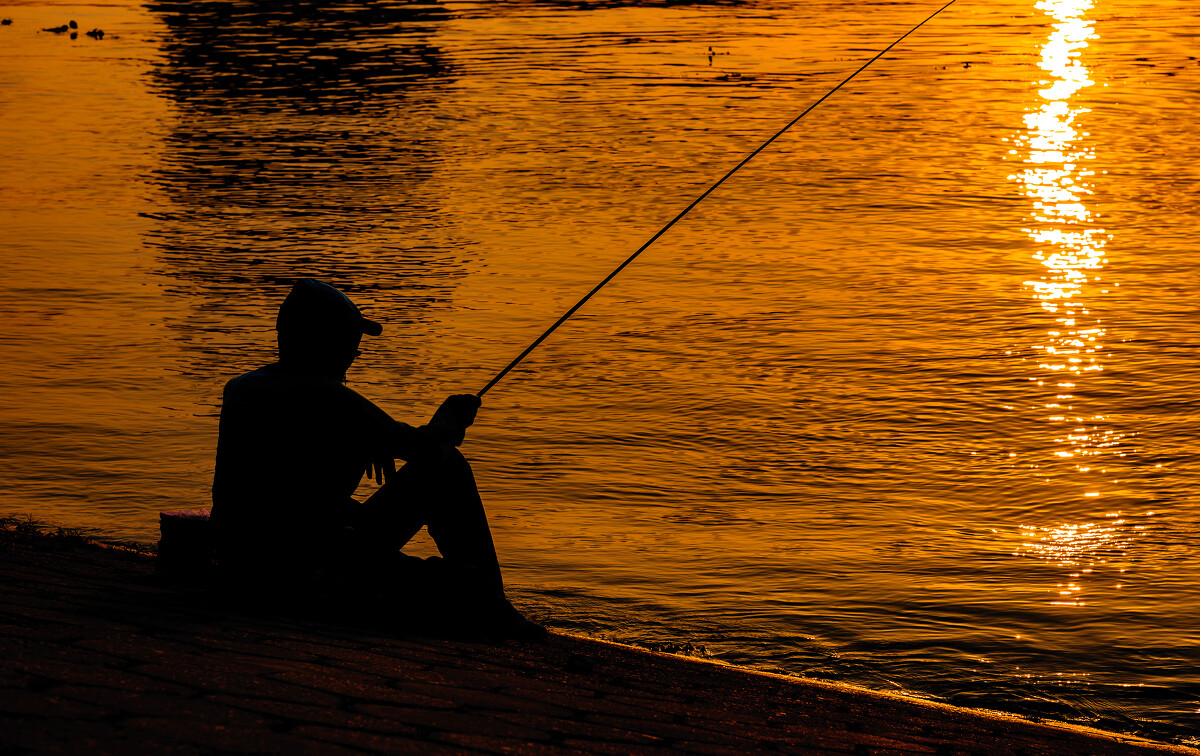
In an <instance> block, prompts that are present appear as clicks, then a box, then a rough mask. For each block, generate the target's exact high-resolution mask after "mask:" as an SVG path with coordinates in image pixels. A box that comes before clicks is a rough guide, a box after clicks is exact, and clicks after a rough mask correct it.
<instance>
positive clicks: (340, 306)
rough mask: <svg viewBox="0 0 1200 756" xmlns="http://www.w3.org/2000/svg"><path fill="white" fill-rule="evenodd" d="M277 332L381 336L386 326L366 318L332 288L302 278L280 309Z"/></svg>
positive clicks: (276, 326) (276, 322) (293, 286)
mask: <svg viewBox="0 0 1200 756" xmlns="http://www.w3.org/2000/svg"><path fill="white" fill-rule="evenodd" d="M275 330H277V331H291V332H295V331H348V332H352V333H365V334H367V335H368V336H378V335H379V334H381V333H383V326H381V325H379V324H378V323H376V322H375V321H374V320H368V319H367V318H364V317H363V316H362V313H361V312H359V311H358V307H356V306H355V305H354V303H353V302H351V301H350V298H349V297H347V296H346V295H345V294H343V293H342V292H340V291H338V290H337V289H335V288H333V287H332V286H330V285H329V284H327V283H321V282H320V281H314V280H313V279H311V278H301V279H300V280H298V281H296V283H294V284H292V290H291V291H290V292H288V295H287V298H285V299H284V300H283V304H281V305H279V317H278V318H276V319H275Z"/></svg>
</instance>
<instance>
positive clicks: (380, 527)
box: [354, 449, 504, 594]
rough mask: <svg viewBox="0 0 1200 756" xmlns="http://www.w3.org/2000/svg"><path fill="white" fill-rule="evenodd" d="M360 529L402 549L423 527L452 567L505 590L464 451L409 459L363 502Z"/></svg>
mask: <svg viewBox="0 0 1200 756" xmlns="http://www.w3.org/2000/svg"><path fill="white" fill-rule="evenodd" d="M355 520H356V521H355V523H354V527H355V531H356V532H357V533H358V534H359V535H360V537H362V538H364V539H367V540H368V541H370V542H372V543H373V544H374V546H375V547H377V548H380V549H385V550H390V551H396V550H399V549H400V548H401V547H403V546H404V544H406V543H408V541H409V540H410V539H411V538H412V537H413V536H414V535H416V534H417V532H418V531H419V530H420V529H421V528H422V526H425V527H428V529H429V535H430V537H432V538H433V542H434V543H435V544H437V547H438V551H440V552H441V554H442V556H443V557H444V558H445V560H446V562H447V566H448V567H450V568H451V569H453V570H455V571H457V572H460V573H461V574H462V575H463V576H464V577H466V578H468V579H472V580H473V581H477V583H478V585H479V586H480V587H481V588H485V589H488V590H495V591H498V592H501V594H502V593H503V590H504V582H503V580H502V579H501V576H500V563H499V561H498V560H497V558H496V546H495V544H494V543H493V542H492V532H491V529H490V528H489V527H488V522H487V514H486V513H485V512H484V509H483V501H482V499H480V497H479V489H478V487H477V486H476V483H475V475H474V473H472V472H471V466H470V464H468V463H467V460H466V459H464V458H463V456H462V454H460V453H459V452H458V450H457V449H456V450H454V451H453V453H452V454H451V455H449V456H448V457H447V458H446V459H445V460H439V461H421V462H409V463H408V464H406V465H404V467H402V468H401V469H400V470H398V471H396V474H395V475H394V476H393V478H392V479H391V480H390V481H389V482H388V483H387V484H385V485H384V486H382V487H381V488H380V489H379V490H378V491H376V492H375V493H374V494H373V495H372V496H371V498H369V499H367V501H366V502H365V503H363V505H362V507H361V509H360V510H359V513H358V516H357V517H356V518H355Z"/></svg>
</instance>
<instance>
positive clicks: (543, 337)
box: [476, 0, 957, 397]
mask: <svg viewBox="0 0 1200 756" xmlns="http://www.w3.org/2000/svg"><path fill="white" fill-rule="evenodd" d="M955 2H957V0H950V2H948V3H946V4H945V5H943V6H942V7H941V8H938V9H937V10H936V11H934V12H933V13H932V14H931V15H930V16H929V18H926V19H925V20H924V21H922V22H921V23H919V24H917V25H916V26H914V27H913V28H911V29H909V30H908V31H906V32H904V35H903V36H901V37H900V38H899V39H897V40H896V41H895V42H892V44H890V45H888V46H887V47H885V48H883V49H882V50H880V51H879V52H878V53H877V54H876V55H875V57H873V58H871V59H870V60H868V61H867V62H866V63H863V64H862V65H861V66H859V68H858V70H857V71H855V72H854V73H852V74H850V75H849V76H847V77H846V78H845V79H843V80H842V82H841V83H840V84H838V85H837V86H836V87H834V88H833V89H831V90H829V91H828V92H826V93H825V94H824V95H822V96H821V99H819V100H817V101H816V102H814V103H813V104H812V105H809V106H808V107H807V108H805V109H804V112H803V113H801V114H800V115H798V116H796V117H795V118H793V119H792V120H791V122H789V123H788V124H787V125H786V126H784V127H783V128H782V129H780V130H779V131H777V132H775V135H774V136H773V137H771V138H770V139H768V140H767V141H765V142H763V143H762V144H760V145H759V146H758V147H757V148H755V150H754V151H753V152H751V153H750V154H749V155H747V156H746V157H744V158H742V162H740V163H738V164H737V165H735V166H734V167H733V168H731V169H730V170H729V172H728V173H726V174H725V175H724V176H722V177H721V178H720V179H719V180H718V181H717V182H716V183H715V184H713V185H712V186H710V187H708V188H707V189H705V190H704V193H703V194H701V195H700V196H699V197H697V198H696V199H694V200H692V203H691V204H690V205H688V206H687V207H685V208H684V209H683V210H681V211H680V213H679V214H678V215H676V216H675V217H674V218H672V219H671V222H670V223H668V224H667V225H665V226H663V227H662V228H660V229H659V230H658V233H656V234H655V235H654V236H651V237H650V239H649V241H647V242H646V243H645V244H643V245H642V246H640V247H638V250H637V251H636V252H634V253H633V254H632V255H630V256H629V257H628V258H626V259H625V262H623V263H621V264H620V265H618V266H617V267H616V268H615V269H614V270H613V272H612V273H609V274H608V275H607V276H605V277H604V280H603V281H601V282H600V283H598V284H596V286H595V288H593V289H592V290H591V291H589V292H588V293H587V294H585V295H584V297H583V299H580V300H579V301H578V302H576V303H575V304H574V305H573V306H572V307H571V309H569V310H567V311H566V312H565V313H563V315H562V317H560V318H559V319H558V320H556V321H554V325H552V326H550V327H549V328H547V329H546V330H545V332H544V333H542V335H541V336H538V337H537V338H536V339H534V341H533V343H532V344H530V345H529V346H527V347H525V351H524V352H521V353H520V354H518V355H517V357H516V359H514V360H513V361H512V362H510V363H508V365H506V366H505V368H504V369H503V370H501V371H500V372H499V373H497V374H496V377H495V378H493V379H492V380H490V381H488V383H487V385H486V386H484V387H483V388H481V389H480V390H479V393H477V394H476V396H478V397H482V396H483V395H484V394H486V393H487V392H488V389H490V388H491V387H492V386H495V385H496V384H497V383H499V382H500V379H501V378H503V377H504V376H506V375H508V373H509V371H510V370H512V369H513V368H515V367H516V366H517V365H519V364H520V363H521V360H523V359H525V358H526V357H528V356H529V353H530V352H532V351H533V350H534V349H537V347H538V345H539V344H541V343H542V342H543V341H545V340H546V337H548V336H549V335H550V334H552V333H554V331H555V330H557V329H558V327H559V326H560V325H562V324H563V323H565V322H567V319H568V318H570V317H571V316H572V315H574V314H575V311H576V310H578V309H579V308H580V307H583V305H584V304H585V303H586V302H587V301H588V300H589V299H591V298H592V296H593V295H594V294H595V293H596V292H598V291H600V290H601V289H602V288H604V285H605V284H607V283H608V282H609V281H611V280H613V278H615V277H616V275H617V274H618V273H620V272H621V271H622V270H624V269H625V267H626V266H627V265H629V263H631V262H633V261H634V260H636V259H637V257H638V255H640V254H642V252H645V251H646V249H647V248H648V247H649V246H650V245H651V244H653V243H654V242H656V241H658V237H660V236H662V235H663V234H665V233H666V232H667V231H669V230H670V228H671V226H674V225H675V224H676V223H678V222H679V221H680V220H682V219H683V216H685V215H687V214H688V213H689V212H691V210H692V208H694V207H695V206H696V205H699V204H700V202H701V200H703V199H704V198H705V197H707V196H708V195H710V194H712V193H713V191H714V190H716V188H717V187H718V186H720V185H721V184H724V183H725V180H726V179H728V178H729V177H730V176H732V175H733V174H735V173H737V172H738V170H739V169H741V167H742V166H744V165H745V164H746V163H749V162H750V161H751V159H753V158H754V156H755V155H757V154H758V153H760V152H762V151H763V150H764V149H766V148H767V146H768V145H770V144H771V142H774V141H775V140H776V139H778V138H779V137H781V136H783V134H784V132H786V131H787V130H788V129H790V128H792V127H793V126H795V125H796V123H798V122H799V121H800V119H801V118H803V117H804V116H806V115H808V114H809V112H811V111H812V110H813V108H815V107H817V106H818V105H820V104H821V103H823V102H825V100H827V99H829V96H830V95H832V94H833V93H834V92H836V91H838V90H839V89H841V88H842V87H844V86H845V85H846V84H848V83H849V82H850V80H851V79H853V78H854V77H855V76H858V75H859V74H860V73H862V72H863V71H864V70H865V69H866V68H867V66H869V65H871V64H872V63H874V62H875V61H877V60H879V59H880V58H882V57H883V56H884V54H885V53H887V52H888V51H889V50H891V49H892V48H893V47H895V46H896V45H898V44H900V43H901V42H903V41H904V38H905V37H907V36H908V35H910V34H912V33H913V32H915V31H916V30H917V29H920V28H921V27H922V26H924V25H925V24H926V23H927V22H929V21H931V20H933V18H934V17H935V16H937V15H938V14H939V13H941V12H942V11H944V10H946V9H947V8H949V7H950V6H951V5H954V3H955Z"/></svg>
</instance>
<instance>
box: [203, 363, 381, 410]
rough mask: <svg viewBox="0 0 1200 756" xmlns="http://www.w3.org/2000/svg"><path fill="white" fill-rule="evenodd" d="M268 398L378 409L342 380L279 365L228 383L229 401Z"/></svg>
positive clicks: (262, 368) (264, 367) (226, 386)
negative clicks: (302, 399)
mask: <svg viewBox="0 0 1200 756" xmlns="http://www.w3.org/2000/svg"><path fill="white" fill-rule="evenodd" d="M268 396H277V397H280V398H283V397H292V398H298V397H303V398H305V399H307V400H310V401H311V400H323V401H328V402H338V403H345V404H349V405H355V406H360V407H361V406H368V405H369V406H370V407H372V408H375V404H374V403H373V402H372V401H371V400H369V399H367V398H366V397H364V396H363V395H362V394H360V393H358V392H357V391H355V390H354V389H352V388H350V387H349V386H347V385H346V384H344V383H342V382H341V381H336V380H331V379H328V378H318V377H314V376H310V375H305V374H304V373H298V372H295V371H293V370H288V369H286V368H284V367H282V366H281V365H280V364H279V363H277V362H274V363H271V364H270V365H264V366H263V367H260V368H257V369H255V370H251V371H249V372H246V373H242V374H241V375H239V376H237V377H236V378H233V379H231V380H230V381H229V382H228V383H226V384H225V400H226V401H229V400H230V399H236V398H238V397H247V398H249V397H254V398H256V399H260V400H261V399H263V398H265V397H268ZM375 409H377V408H375Z"/></svg>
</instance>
